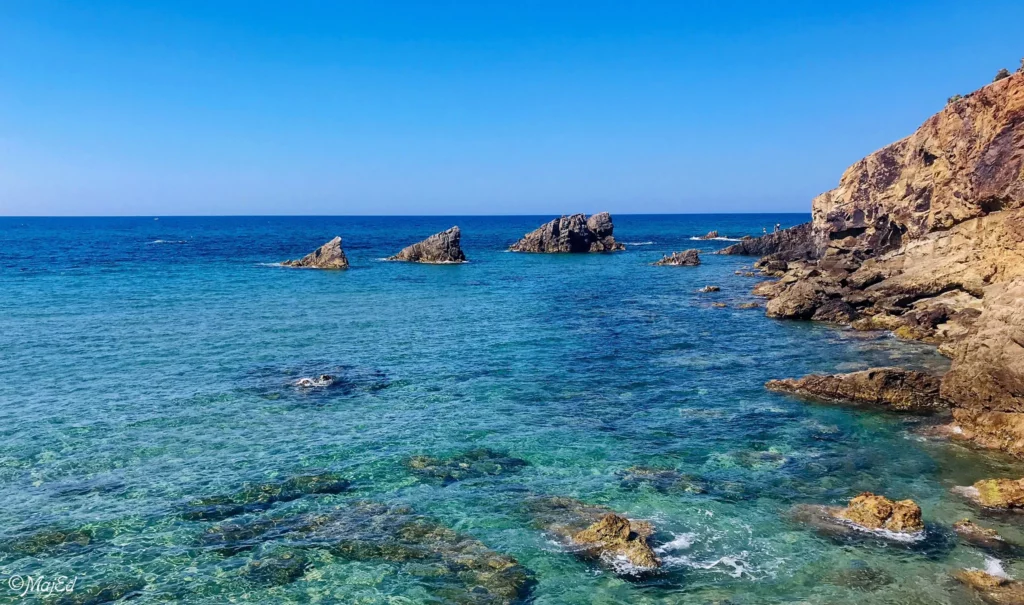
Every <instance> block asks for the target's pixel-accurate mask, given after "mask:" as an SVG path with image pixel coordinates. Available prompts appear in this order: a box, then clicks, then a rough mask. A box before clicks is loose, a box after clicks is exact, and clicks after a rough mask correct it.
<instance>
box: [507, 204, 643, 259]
mask: <svg viewBox="0 0 1024 605" xmlns="http://www.w3.org/2000/svg"><path fill="white" fill-rule="evenodd" d="M614 230H615V226H614V225H613V224H612V217H611V215H610V214H608V213H607V212H600V213H598V214H595V215H593V216H591V217H590V218H587V217H586V215H583V214H573V215H570V216H563V217H561V218H556V219H555V220H553V221H551V222H549V223H545V224H544V225H541V226H540V227H538V228H537V229H535V230H533V231H531V232H529V233H527V234H526V235H524V236H523V238H522V239H520V240H519V241H518V242H516V243H514V244H512V246H511V247H510V248H509V250H511V251H513V252H613V251H616V250H625V249H626V246H625V245H624V244H622V243H619V242H617V241H615V237H614V235H613V232H614Z"/></svg>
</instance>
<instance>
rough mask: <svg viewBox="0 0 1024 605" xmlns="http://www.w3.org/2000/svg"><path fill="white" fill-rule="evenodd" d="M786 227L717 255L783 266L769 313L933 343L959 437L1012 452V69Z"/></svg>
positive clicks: (1023, 96)
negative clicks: (806, 218)
mask: <svg viewBox="0 0 1024 605" xmlns="http://www.w3.org/2000/svg"><path fill="white" fill-rule="evenodd" d="M787 231H788V234H787V235H780V234H772V235H770V236H766V237H762V238H758V239H757V240H755V241H748V242H743V243H742V244H743V245H742V248H743V249H742V250H738V249H735V248H737V247H733V248H734V249H732V250H730V249H727V250H726V251H723V252H729V253H739V254H742V253H749V252H755V253H763V254H768V255H770V256H769V258H774V259H778V260H783V261H789V262H788V264H786V263H783V264H784V265H786V271H785V272H784V273H783V274H782V276H781V279H780V280H779V281H778V282H776V283H774V284H771V285H770V286H763V287H762V288H761V289H760V291H761V293H763V294H764V295H766V296H768V297H769V298H771V299H772V300H771V302H770V303H769V304H768V307H767V309H768V314H769V315H770V316H773V317H789V318H801V319H803V318H814V319H818V318H828V320H829V321H839V322H841V323H850V324H851V325H853V326H854V327H855V328H858V329H886V330H892V331H894V332H895V333H896V335H897V336H900V337H902V338H908V339H915V340H924V341H927V342H933V343H935V344H938V345H939V346H940V351H941V352H943V353H944V354H946V355H948V356H950V357H951V358H952V360H953V363H952V367H951V370H950V372H949V373H948V374H947V375H946V376H945V377H943V380H942V389H941V390H942V396H943V397H944V398H945V399H948V400H949V401H950V403H951V404H952V405H953V407H954V412H953V414H954V418H955V421H956V422H957V424H958V425H959V428H960V429H961V430H962V434H963V435H965V436H967V437H968V438H970V439H972V440H974V441H975V442H977V443H979V444H981V445H984V446H987V447H997V448H1000V449H1003V450H1006V451H1009V452H1011V453H1013V454H1015V455H1017V456H1020V457H1024V73H1018V74H1015V75H1013V76H1012V77H1010V78H1006V79H1003V80H1000V81H998V82H995V83H993V84H990V85H988V86H986V87H984V88H982V89H981V90H978V91H976V92H974V93H972V94H970V95H967V96H966V97H964V98H963V99H962V100H959V101H956V102H954V103H951V104H949V105H947V106H946V108H945V109H943V110H942V111H941V112H939V113H938V114H936V115H935V116H933V117H931V118H930V119H929V120H928V121H926V122H925V123H924V125H922V126H921V128H920V129H918V130H917V132H915V133H914V134H912V135H911V136H909V137H907V138H905V139H903V140H901V141H898V142H896V143H893V144H892V145H889V146H887V147H885V148H883V149H881V150H879V151H876V152H875V153H873V154H871V155H869V156H867V157H866V158H864V159H863V160H861V161H859V162H857V163H856V164H854V165H853V166H851V167H850V168H849V169H847V171H846V172H845V173H844V174H843V177H842V179H841V181H840V183H839V187H837V188H836V189H834V190H832V191H829V192H827V193H824V194H822V195H820V196H818V197H817V198H815V199H814V202H813V206H812V221H811V223H810V224H809V225H807V226H800V227H795V228H793V229H792V230H787ZM807 257H810V259H809V260H808V259H807ZM830 309H832V310H834V309H841V310H842V313H839V314H837V313H832V312H827V313H826V311H829V310H830Z"/></svg>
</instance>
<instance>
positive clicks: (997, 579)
mask: <svg viewBox="0 0 1024 605" xmlns="http://www.w3.org/2000/svg"><path fill="white" fill-rule="evenodd" d="M953 577H954V578H956V580H957V581H958V582H960V583H961V584H963V585H965V586H968V587H970V588H972V589H974V590H975V591H977V593H978V596H980V597H981V599H982V600H983V601H984V602H986V603H990V604H992V605H1022V604H1024V582H1019V581H1017V580H1011V579H1009V578H1007V577H1004V576H996V575H993V574H990V573H987V572H984V571H981V570H977V569H962V570H960V571H957V572H956V573H954V574H953Z"/></svg>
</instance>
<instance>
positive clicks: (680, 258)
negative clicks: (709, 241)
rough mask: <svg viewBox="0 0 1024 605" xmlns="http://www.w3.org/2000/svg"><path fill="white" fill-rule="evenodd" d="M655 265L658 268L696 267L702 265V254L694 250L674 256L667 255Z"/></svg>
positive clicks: (677, 253)
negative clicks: (667, 266)
mask: <svg viewBox="0 0 1024 605" xmlns="http://www.w3.org/2000/svg"><path fill="white" fill-rule="evenodd" d="M654 264H655V265H657V266H665V265H669V266H673V267H696V266H697V265H699V264H700V253H699V251H698V250H694V249H692V248H691V249H690V250H683V251H682V252H673V253H672V254H668V255H665V257H664V258H662V259H661V260H659V261H657V262H655V263H654Z"/></svg>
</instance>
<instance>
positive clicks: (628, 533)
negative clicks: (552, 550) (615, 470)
mask: <svg viewBox="0 0 1024 605" xmlns="http://www.w3.org/2000/svg"><path fill="white" fill-rule="evenodd" d="M526 509H527V511H528V513H529V514H530V515H531V517H532V518H533V520H534V524H535V525H536V526H537V527H539V528H541V529H543V530H544V531H547V532H548V533H550V534H551V535H552V536H554V537H555V538H557V539H558V540H559V541H560V542H561V543H562V544H563V545H565V547H566V548H568V549H570V550H571V551H573V552H574V553H576V554H577V555H578V556H580V557H582V558H585V559H593V560H597V561H600V562H601V563H602V564H604V565H605V566H607V567H609V568H610V569H612V570H613V571H615V572H616V573H620V574H625V575H635V574H638V573H644V572H649V571H653V570H655V569H657V568H659V567H661V559H659V558H658V556H657V555H656V554H655V553H654V549H652V548H651V546H650V545H649V544H648V538H650V537H651V535H653V533H654V526H652V525H651V524H650V523H648V522H646V521H634V520H630V519H627V518H626V517H623V516H621V515H619V514H616V513H615V512H614V511H612V510H611V509H609V508H607V507H604V506H594V505H589V504H585V503H583V502H581V501H579V500H576V499H574V498H563V497H545V498H532V499H530V500H529V501H528V502H527V503H526Z"/></svg>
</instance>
